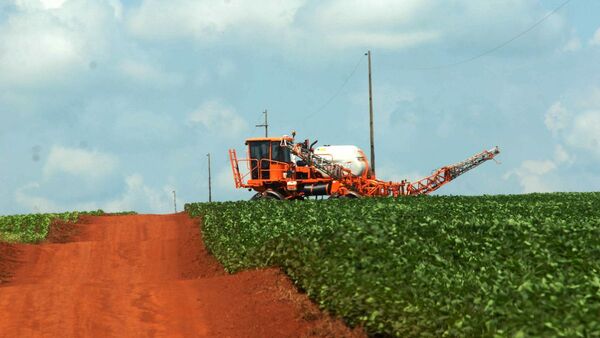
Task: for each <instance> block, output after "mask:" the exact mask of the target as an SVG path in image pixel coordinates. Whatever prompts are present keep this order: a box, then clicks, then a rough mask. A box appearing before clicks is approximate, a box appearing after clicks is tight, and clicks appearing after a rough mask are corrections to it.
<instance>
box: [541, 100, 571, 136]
mask: <svg viewBox="0 0 600 338" xmlns="http://www.w3.org/2000/svg"><path fill="white" fill-rule="evenodd" d="M570 120H571V114H570V113H569V112H568V111H567V109H566V108H565V107H564V106H563V105H562V103H561V102H560V101H558V102H555V103H554V104H553V105H552V106H550V108H549V109H548V111H547V112H546V115H545V117H544V124H546V128H548V130H550V131H551V132H552V133H553V134H556V133H558V132H560V131H562V130H564V129H565V128H567V126H568V124H569V122H570Z"/></svg>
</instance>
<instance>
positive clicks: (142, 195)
mask: <svg viewBox="0 0 600 338" xmlns="http://www.w3.org/2000/svg"><path fill="white" fill-rule="evenodd" d="M172 190H173V189H171V188H170V187H166V186H165V187H163V189H160V190H159V189H154V188H151V187H149V186H148V185H146V184H145V183H144V178H143V177H142V175H140V174H133V175H129V176H127V177H126V178H125V191H124V192H123V194H122V195H121V196H119V197H117V198H115V199H113V200H111V201H108V202H106V203H103V204H102V209H103V210H104V211H107V212H117V211H128V210H134V211H150V212H162V213H165V212H173V195H172ZM178 202H179V203H181V201H178ZM180 206H181V207H183V206H182V205H181V204H180ZM180 210H181V209H180Z"/></svg>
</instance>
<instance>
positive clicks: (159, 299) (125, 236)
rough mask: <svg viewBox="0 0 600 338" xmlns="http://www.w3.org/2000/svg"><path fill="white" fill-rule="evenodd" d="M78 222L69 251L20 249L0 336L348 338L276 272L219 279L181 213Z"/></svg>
mask: <svg viewBox="0 0 600 338" xmlns="http://www.w3.org/2000/svg"><path fill="white" fill-rule="evenodd" d="M81 223H83V224H80V225H78V227H79V233H78V234H77V235H75V236H74V238H72V240H71V241H70V242H67V243H60V244H43V245H24V246H19V248H18V250H19V251H20V253H19V255H18V259H17V260H18V261H19V264H18V267H17V268H16V270H15V271H14V276H13V278H12V280H11V281H10V282H8V283H3V284H0V336H2V337H153V336H157V337H300V336H310V335H317V336H321V335H329V334H332V335H337V336H341V335H354V334H352V333H350V331H348V330H347V329H346V328H345V327H343V325H341V324H340V323H338V322H335V323H334V322H332V321H331V320H327V319H324V318H322V317H323V316H322V315H320V313H318V311H317V312H315V309H314V306H313V305H312V304H310V303H308V302H307V301H306V300H305V299H304V297H303V296H302V295H298V294H297V293H296V292H295V290H294V289H293V287H292V286H291V283H290V282H289V281H288V280H287V278H285V276H283V275H282V274H281V273H280V272H279V271H277V270H275V269H267V270H257V271H247V272H242V273H239V274H236V275H227V274H225V273H224V272H223V269H222V268H221V267H220V265H219V264H218V263H217V262H216V261H215V259H214V258H213V257H212V256H210V255H208V254H207V253H206V251H205V249H204V246H203V243H202V240H201V238H200V231H199V228H198V225H197V224H196V222H195V221H193V220H191V219H190V218H189V217H188V216H187V215H186V214H183V213H182V214H175V215H165V216H148V215H140V216H102V217H89V218H84V219H83V221H82V222H81ZM311 306H312V307H311Z"/></svg>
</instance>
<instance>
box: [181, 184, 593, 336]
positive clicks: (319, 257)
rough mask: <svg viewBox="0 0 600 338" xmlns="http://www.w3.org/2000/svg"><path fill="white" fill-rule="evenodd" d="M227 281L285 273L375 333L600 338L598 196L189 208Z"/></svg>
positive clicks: (334, 309) (228, 204)
mask: <svg viewBox="0 0 600 338" xmlns="http://www.w3.org/2000/svg"><path fill="white" fill-rule="evenodd" d="M186 211H187V212H188V213H189V214H190V215H192V216H199V217H202V224H203V225H202V231H203V238H204V240H205V242H206V245H207V247H208V248H209V250H210V251H211V252H212V253H213V254H214V255H215V256H216V258H217V259H218V260H219V261H220V262H221V263H222V264H223V265H224V267H225V268H226V269H227V270H228V271H229V272H236V271H239V270H243V269H249V268H255V267H264V266H273V265H276V266H279V267H281V268H282V269H283V270H284V271H285V272H286V273H287V274H288V275H289V276H290V277H291V279H292V280H293V281H294V282H295V283H296V284H297V286H298V287H299V288H301V289H302V290H305V291H306V293H307V294H308V295H309V296H310V297H311V298H312V299H313V300H314V301H315V302H316V303H317V304H319V306H320V307H321V308H323V309H325V310H327V311H328V312H330V313H333V314H336V315H339V316H341V317H342V318H344V319H345V320H346V322H347V323H349V324H350V325H353V326H354V325H361V326H364V327H365V329H366V330H367V332H368V333H369V334H370V335H374V336H379V335H383V336H396V337H417V336H419V337H444V336H446V337H530V336H539V337H553V336H568V337H593V336H596V337H597V336H600V193H554V194H531V195H511V196H478V197H463V196H456V197H442V196H440V197H428V196H423V197H411V198H400V199H391V198H390V199H360V200H343V199H338V200H327V201H303V202H299V201H298V202H278V201H252V202H225V203H194V204H187V205H186Z"/></svg>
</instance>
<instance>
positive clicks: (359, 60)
mask: <svg viewBox="0 0 600 338" xmlns="http://www.w3.org/2000/svg"><path fill="white" fill-rule="evenodd" d="M363 59H364V55H362V54H361V56H360V58H358V62H357V63H356V66H354V69H353V70H352V72H351V73H350V75H348V76H347V77H346V79H345V80H344V82H343V83H342V85H341V86H340V88H339V89H338V90H337V91H336V92H335V93H334V94H333V95H332V96H331V97H330V98H329V99H328V100H327V101H325V103H324V104H323V105H322V106H321V107H319V109H317V110H315V111H314V112H313V113H311V114H310V115H308V116H307V117H305V118H304V121H303V122H305V121H306V120H308V119H309V118H311V117H313V116H315V115H316V114H318V113H320V112H321V111H323V109H325V107H327V106H328V105H329V104H330V103H331V102H332V101H333V100H334V99H335V98H336V97H338V95H340V94H341V93H342V90H343V89H344V87H346V85H347V84H348V81H350V79H351V78H352V76H354V74H355V73H356V70H358V66H360V64H361V63H362V61H363Z"/></svg>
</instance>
